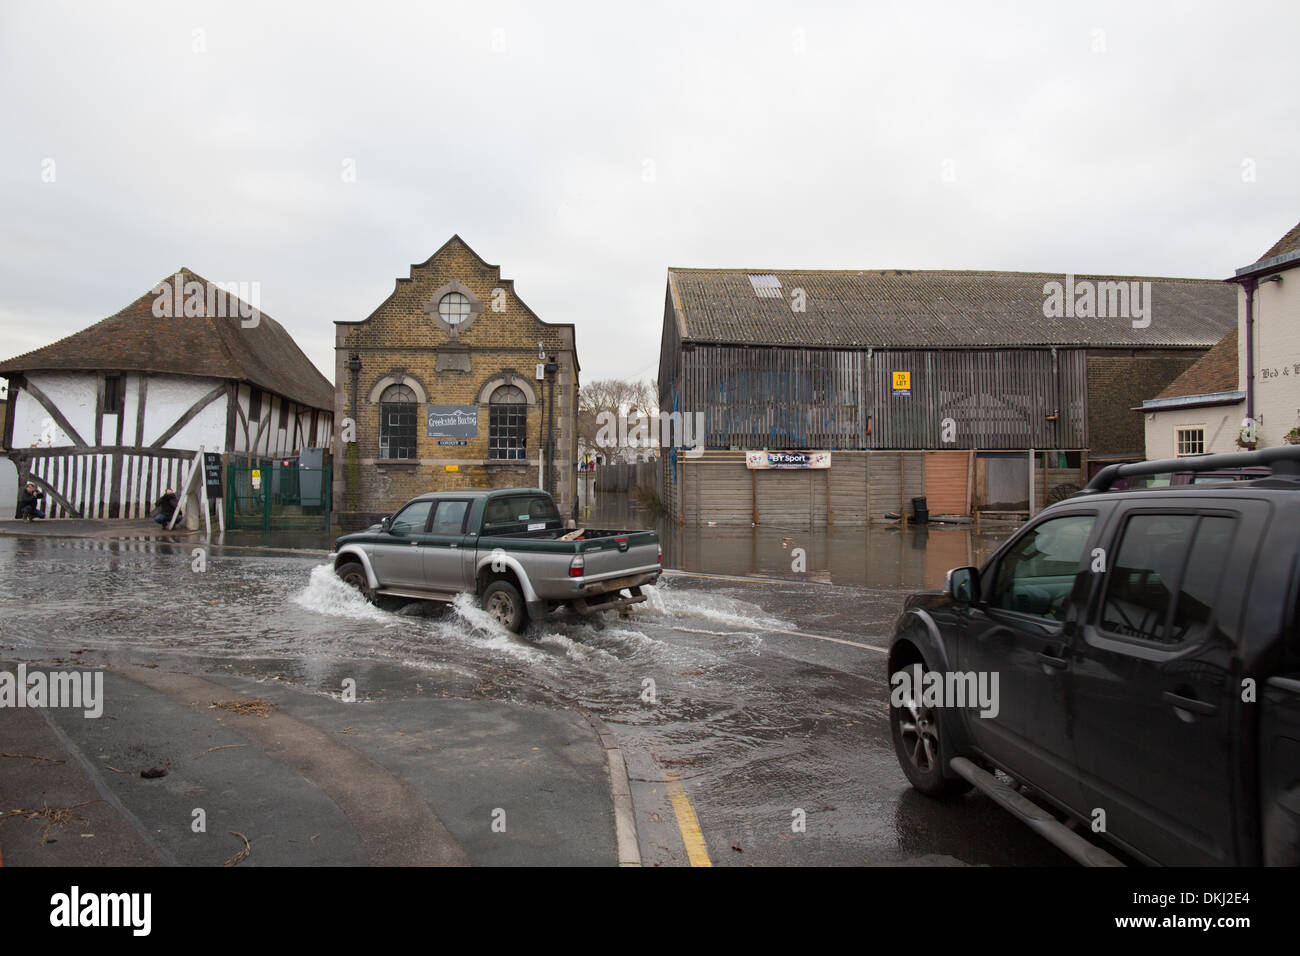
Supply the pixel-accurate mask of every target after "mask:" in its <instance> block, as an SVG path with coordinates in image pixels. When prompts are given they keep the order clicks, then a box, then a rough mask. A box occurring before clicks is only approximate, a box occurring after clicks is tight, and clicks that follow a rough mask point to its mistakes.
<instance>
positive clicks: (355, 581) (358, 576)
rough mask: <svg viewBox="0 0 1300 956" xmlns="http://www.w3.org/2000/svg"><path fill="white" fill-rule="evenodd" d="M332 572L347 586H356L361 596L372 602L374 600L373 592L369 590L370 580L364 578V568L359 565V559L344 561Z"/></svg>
mask: <svg viewBox="0 0 1300 956" xmlns="http://www.w3.org/2000/svg"><path fill="white" fill-rule="evenodd" d="M334 573H335V574H337V575H338V576H339V580H340V581H342V582H343V583H344V584H346V585H347V586H348V587H352V588H356V589H357V590H358V591H360V592H361V596H362V597H364V598H365V599H366V600H367V601H370V602H371V603H372V604H373V603H374V600H375V595H374V592H372V591H371V590H370V582H369V581H367V580H366V569H365V568H363V567H362V566H361V562H360V561H344V562H342V563H341V564H340V565H339V566H338V567H337V568H335V570H334Z"/></svg>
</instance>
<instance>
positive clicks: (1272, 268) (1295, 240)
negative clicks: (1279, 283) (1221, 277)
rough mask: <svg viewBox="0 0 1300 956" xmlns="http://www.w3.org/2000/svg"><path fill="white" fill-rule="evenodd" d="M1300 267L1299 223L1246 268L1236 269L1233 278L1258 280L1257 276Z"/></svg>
mask: <svg viewBox="0 0 1300 956" xmlns="http://www.w3.org/2000/svg"><path fill="white" fill-rule="evenodd" d="M1298 265H1300V223H1296V224H1295V225H1294V226H1292V227H1291V231H1290V232H1288V233H1287V234H1286V235H1284V236H1283V237H1282V238H1281V239H1279V240H1278V241H1277V242H1275V243H1273V245H1272V246H1270V247H1269V250H1268V251H1267V252H1266V253H1264V254H1263V255H1262V256H1260V257H1259V258H1258V259H1256V260H1255V261H1254V262H1252V263H1251V264H1250V265H1248V266H1242V267H1241V268H1240V269H1238V270H1237V271H1236V272H1235V273H1234V275H1233V278H1232V279H1230V280H1228V281H1230V282H1231V281H1237V280H1241V279H1258V277H1259V276H1263V275H1268V274H1272V273H1275V272H1281V271H1283V270H1284V269H1294V268H1295V267H1296V266H1298Z"/></svg>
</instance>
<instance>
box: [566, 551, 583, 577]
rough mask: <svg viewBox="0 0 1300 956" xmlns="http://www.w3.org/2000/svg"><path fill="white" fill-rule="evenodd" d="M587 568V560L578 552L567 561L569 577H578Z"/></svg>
mask: <svg viewBox="0 0 1300 956" xmlns="http://www.w3.org/2000/svg"><path fill="white" fill-rule="evenodd" d="M586 570H587V560H586V559H585V558H584V557H583V556H582V555H580V554H575V555H574V556H573V560H572V561H570V562H569V577H571V578H580V577H582V575H583V574H584V573H586Z"/></svg>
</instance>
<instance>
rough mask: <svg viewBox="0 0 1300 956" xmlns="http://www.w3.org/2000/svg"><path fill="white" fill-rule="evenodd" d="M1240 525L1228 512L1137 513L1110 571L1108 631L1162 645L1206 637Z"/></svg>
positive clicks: (1105, 612)
mask: <svg viewBox="0 0 1300 956" xmlns="http://www.w3.org/2000/svg"><path fill="white" fill-rule="evenodd" d="M1236 526H1237V522H1236V519H1235V518H1232V517H1226V516H1223V515H1204V516H1198V515H1194V514H1135V515H1132V516H1130V517H1129V519H1128V520H1127V521H1126V522H1125V523H1124V531H1123V534H1122V536H1121V538H1120V543H1119V549H1118V550H1117V552H1116V554H1115V559H1114V562H1113V564H1112V566H1111V568H1110V569H1109V571H1108V572H1107V574H1106V591H1105V597H1104V598H1103V600H1102V605H1101V622H1100V625H1101V628H1102V630H1104V631H1106V632H1107V633H1109V634H1113V635H1115V636H1118V637H1127V638H1136V639H1138V640H1142V641H1152V642H1155V643H1158V644H1181V643H1184V642H1187V641H1190V640H1195V639H1196V638H1197V637H1199V636H1200V635H1201V634H1202V633H1204V630H1205V628H1206V626H1207V625H1208V624H1209V622H1210V619H1211V617H1212V616H1213V609H1214V603H1215V599H1216V597H1217V596H1218V592H1219V583H1220V581H1221V580H1222V578H1223V562H1224V560H1225V557H1226V555H1227V554H1228V550H1229V548H1230V546H1231V545H1232V536H1233V533H1234V532H1235V531H1236Z"/></svg>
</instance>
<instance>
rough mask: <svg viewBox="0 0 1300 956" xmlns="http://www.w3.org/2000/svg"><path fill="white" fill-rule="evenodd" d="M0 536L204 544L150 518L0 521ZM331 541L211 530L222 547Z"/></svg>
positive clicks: (324, 547) (307, 545)
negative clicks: (118, 539)
mask: <svg viewBox="0 0 1300 956" xmlns="http://www.w3.org/2000/svg"><path fill="white" fill-rule="evenodd" d="M0 536H11V537H35V538H91V539H117V538H122V539H127V540H134V541H143V540H149V541H161V542H167V541H175V542H194V543H196V544H199V543H207V542H208V538H207V535H206V533H205V532H204V530H203V528H202V527H200V528H198V529H196V530H187V529H186V528H185V526H184V525H183V524H178V525H177V526H176V527H175V528H173V529H171V530H170V531H169V530H168V529H166V528H164V527H163V526H162V525H160V524H158V522H156V521H154V520H153V519H152V518H141V519H135V520H116V519H114V520H101V519H97V518H46V519H38V520H36V521H22V520H18V519H13V518H9V519H2V520H0ZM333 542H334V538H333V537H332V536H331V535H330V534H329V533H328V532H326V531H324V530H321V531H302V530H289V531H285V530H276V531H261V530H244V529H233V528H232V529H230V530H228V531H226V532H224V533H222V532H220V531H218V530H217V529H216V528H215V527H214V528H213V529H212V537H211V543H212V544H214V545H217V546H219V547H220V546H224V547H245V548H258V549H262V550H266V549H288V550H295V551H320V552H326V551H329V550H330V549H331V548H332V547H333Z"/></svg>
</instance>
